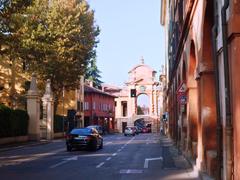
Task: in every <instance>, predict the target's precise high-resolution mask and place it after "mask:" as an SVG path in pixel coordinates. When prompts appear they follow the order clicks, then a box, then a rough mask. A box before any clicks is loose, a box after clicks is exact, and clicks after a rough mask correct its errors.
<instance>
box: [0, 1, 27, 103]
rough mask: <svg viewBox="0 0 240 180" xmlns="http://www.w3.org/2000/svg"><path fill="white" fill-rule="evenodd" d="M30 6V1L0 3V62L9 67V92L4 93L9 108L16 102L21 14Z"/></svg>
mask: <svg viewBox="0 0 240 180" xmlns="http://www.w3.org/2000/svg"><path fill="white" fill-rule="evenodd" d="M30 4H31V0H1V1H0V58H1V59H0V60H1V61H3V60H4V63H5V64H8V65H9V66H10V68H9V69H10V71H11V73H9V74H10V76H11V77H10V82H11V83H10V90H9V91H7V92H6V93H7V94H8V98H9V100H10V106H13V104H15V103H16V101H17V93H16V89H15V79H16V72H17V70H16V69H17V68H19V67H20V66H21V65H20V64H21V61H20V54H21V47H20V46H21V42H20V37H21V33H20V31H21V28H22V20H23V18H24V17H23V14H24V12H25V10H26V8H27V7H28V6H29V5H30ZM19 63H20V64H19ZM0 80H1V79H0ZM4 80H5V79H4Z"/></svg>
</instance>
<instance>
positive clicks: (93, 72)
mask: <svg viewBox="0 0 240 180" xmlns="http://www.w3.org/2000/svg"><path fill="white" fill-rule="evenodd" d="M100 73H101V71H100V70H99V69H98V67H97V61H96V58H93V59H92V60H91V62H90V67H89V68H88V70H87V73H86V79H88V80H90V81H92V82H93V86H94V87H96V88H100V87H101V84H102V83H103V82H102V81H101V80H100V78H101V75H100Z"/></svg>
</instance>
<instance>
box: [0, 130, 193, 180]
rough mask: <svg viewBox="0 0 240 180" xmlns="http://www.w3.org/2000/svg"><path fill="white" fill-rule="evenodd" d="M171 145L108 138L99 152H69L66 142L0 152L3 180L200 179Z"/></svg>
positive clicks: (147, 137)
mask: <svg viewBox="0 0 240 180" xmlns="http://www.w3.org/2000/svg"><path fill="white" fill-rule="evenodd" d="M176 152H177V151H176V150H174V148H173V146H172V144H171V141H169V140H168V139H167V138H164V137H162V138H160V136H159V134H139V135H136V136H131V137H125V136H123V135H122V134H117V135H106V136H104V147H103V149H101V150H98V151H86V150H80V151H79V150H75V151H72V152H67V151H66V147H65V141H63V140H55V141H53V142H51V143H48V144H44V145H38V146H27V147H23V148H20V149H15V150H9V151H5V152H0V179H1V180H15V179H16V180H31V179H33V180H42V179H44V180H45V179H47V180H48V179H51V180H54V179H58V180H71V179H81V180H95V179H96V180H115V179H116V180H142V179H143V180H145V179H146V180H155V179H173V180H175V179H179V180H184V179H186V180H191V179H197V178H196V176H195V174H194V172H192V171H191V169H190V166H189V164H188V163H186V160H184V159H183V158H182V156H179V155H178V153H176Z"/></svg>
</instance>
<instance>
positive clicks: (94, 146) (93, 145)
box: [91, 140, 98, 151]
mask: <svg viewBox="0 0 240 180" xmlns="http://www.w3.org/2000/svg"><path fill="white" fill-rule="evenodd" d="M97 147H98V145H97V140H94V141H93V142H92V145H91V150H92V151H96V150H97Z"/></svg>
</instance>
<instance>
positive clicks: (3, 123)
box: [0, 104, 12, 137]
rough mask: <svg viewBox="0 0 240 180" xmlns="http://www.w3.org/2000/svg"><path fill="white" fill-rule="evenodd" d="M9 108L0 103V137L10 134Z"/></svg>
mask: <svg viewBox="0 0 240 180" xmlns="http://www.w3.org/2000/svg"><path fill="white" fill-rule="evenodd" d="M11 111H12V110H11V109H10V108H8V107H6V106H4V105H2V104H0V137H7V136H9V135H10V129H11V127H10V123H9V120H10V115H11Z"/></svg>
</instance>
